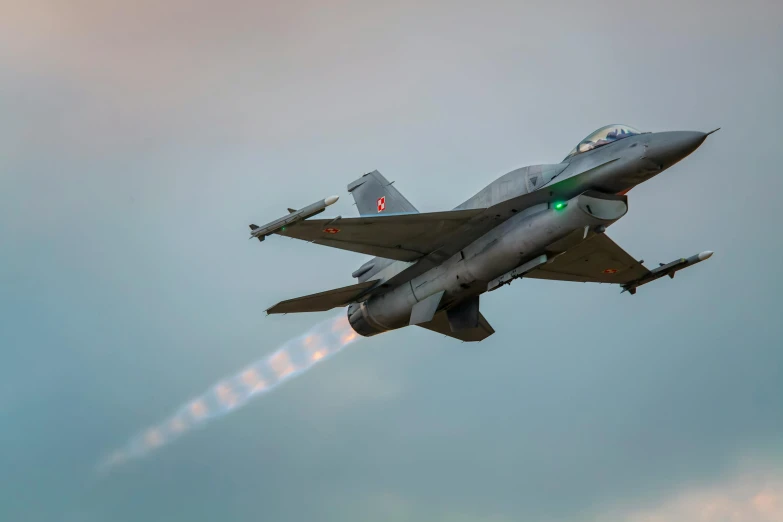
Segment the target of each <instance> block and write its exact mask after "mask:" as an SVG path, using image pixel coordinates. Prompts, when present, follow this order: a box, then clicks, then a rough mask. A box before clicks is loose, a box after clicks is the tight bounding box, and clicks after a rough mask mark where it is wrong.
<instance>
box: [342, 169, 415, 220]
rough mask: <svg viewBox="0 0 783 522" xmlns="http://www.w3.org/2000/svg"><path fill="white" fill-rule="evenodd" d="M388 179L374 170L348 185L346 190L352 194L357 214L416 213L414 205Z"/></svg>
mask: <svg viewBox="0 0 783 522" xmlns="http://www.w3.org/2000/svg"><path fill="white" fill-rule="evenodd" d="M392 183H394V182H391V183H389V180H387V179H386V178H384V177H383V175H382V174H381V173H380V172H378V171H377V170H374V171H372V172H369V173H367V174H365V175H364V176H362V177H361V178H359V179H357V180H356V181H354V182H353V183H350V184H349V185H348V192H350V193H351V194H352V195H353V200H354V201H355V202H356V208H358V209H359V215H361V216H366V215H377V214H378V213H383V214H413V213H418V212H419V211H418V210H416V207H414V206H413V205H411V202H410V201H408V200H407V199H405V196H403V195H402V194H400V193H399V191H398V190H397V189H396V188H394V187H393V186H392Z"/></svg>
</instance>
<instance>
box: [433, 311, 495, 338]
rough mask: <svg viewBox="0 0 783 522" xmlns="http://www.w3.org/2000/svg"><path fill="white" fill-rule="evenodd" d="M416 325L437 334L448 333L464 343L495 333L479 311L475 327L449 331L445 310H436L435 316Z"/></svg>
mask: <svg viewBox="0 0 783 522" xmlns="http://www.w3.org/2000/svg"><path fill="white" fill-rule="evenodd" d="M418 326H421V327H422V328H426V329H427V330H432V331H433V332H437V333H439V334H443V335H448V336H449V337H453V338H454V339H458V340H460V341H463V342H466V343H471V342H478V341H483V340H484V339H486V338H487V337H489V336H490V335H492V334H493V333H495V330H494V329H493V328H492V326H491V325H490V324H489V322H487V320H486V319H485V318H484V316H483V315H482V314H481V313H480V312H479V317H478V326H476V327H475V328H468V329H464V330H459V331H457V332H453V331H451V324H450V323H449V318H448V316H447V315H446V312H445V311H443V312H438V313H437V314H435V317H433V319H432V321H430V322H428V323H422V324H420V325H418Z"/></svg>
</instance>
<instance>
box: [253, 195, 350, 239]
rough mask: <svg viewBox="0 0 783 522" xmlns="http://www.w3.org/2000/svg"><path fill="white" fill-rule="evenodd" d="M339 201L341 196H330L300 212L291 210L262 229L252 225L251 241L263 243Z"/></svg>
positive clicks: (303, 208) (301, 209)
mask: <svg viewBox="0 0 783 522" xmlns="http://www.w3.org/2000/svg"><path fill="white" fill-rule="evenodd" d="M338 199H340V197H339V196H329V197H327V198H324V199H322V200H320V201H316V202H315V203H313V204H311V205H307V206H306V207H302V208H300V209H299V210H295V209H292V208H289V209H288V214H287V215H285V216H283V217H281V218H279V219H276V220H274V221H270V222H269V223H267V224H266V225H263V226H260V227H259V226H258V225H250V239H252V238H257V239H258V240H259V241H263V240H264V238H265V237H266V236H268V235H270V234H274V233H275V232H280V231H282V230H285V227H287V226H290V225H293V224H295V223H297V222H299V221H304V220H305V219H307V218H309V217H313V216H315V215H316V214H320V213H321V212H323V211H324V210H326V207H328V206H330V205H334V204H335V203H336V202H337V200H338Z"/></svg>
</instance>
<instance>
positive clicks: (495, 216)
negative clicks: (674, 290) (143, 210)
mask: <svg viewBox="0 0 783 522" xmlns="http://www.w3.org/2000/svg"><path fill="white" fill-rule="evenodd" d="M599 130H600V129H599ZM713 132H714V131H713ZM708 134H709V133H703V132H690V131H674V132H659V133H641V134H634V135H631V136H627V137H623V138H620V139H617V140H616V141H613V142H609V143H607V144H603V145H598V146H595V148H593V149H592V150H586V151H584V152H579V153H573V152H572V154H571V155H569V156H568V157H567V158H566V159H565V160H564V161H563V162H561V163H558V164H543V165H532V166H527V167H523V168H519V169H516V170H513V171H511V172H509V173H507V174H505V175H503V176H500V177H499V178H498V179H496V180H495V181H493V182H492V183H490V184H489V185H487V186H486V187H485V188H483V189H482V190H480V191H479V192H478V193H476V194H475V195H474V196H472V197H471V198H469V199H468V200H466V201H465V202H464V203H462V204H460V205H458V206H457V207H455V208H454V210H453V212H460V211H462V212H463V213H464V212H465V211H469V210H474V211H477V212H480V213H479V214H475V213H472V214H468V215H465V216H464V226H463V228H461V229H458V232H459V230H464V231H465V233H464V234H463V233H456V234H454V235H453V236H447V239H446V240H445V243H443V244H437V243H433V244H432V247H431V248H428V249H427V253H426V254H423V255H421V257H420V258H418V259H416V260H414V261H412V262H411V261H402V260H394V259H385V258H383V257H376V258H374V259H372V260H370V261H368V262H366V263H365V264H363V265H362V266H361V267H359V268H358V269H357V270H356V271H354V273H353V276H354V277H356V278H358V280H359V285H355V286H354V287H345V288H341V289H337V290H334V291H327V292H321V293H319V294H314V295H312V296H305V297H301V298H297V299H294V300H288V301H283V302H281V303H278V304H277V305H275V306H274V307H272V308H270V309H269V310H268V312H269V313H288V312H297V311H299V312H301V311H315V310H323V309H328V308H331V307H335V306H341V305H345V304H350V306H349V308H348V317H349V321H350V324H351V326H352V327H353V328H354V330H355V331H356V332H357V333H359V334H361V335H364V336H371V335H376V334H378V333H382V332H385V331H388V330H393V329H397V328H401V327H404V326H407V325H409V324H416V325H419V326H424V327H425V328H430V329H433V330H436V331H440V333H444V334H446V335H452V334H454V335H453V336H455V337H457V338H459V337H458V335H457V334H458V333H459V332H460V331H461V330H465V329H470V328H473V329H476V328H481V326H480V325H479V323H482V325H484V328H483V329H482V330H481V332H483V333H477V334H475V335H473V336H472V337H473V338H471V339H470V340H481V339H483V338H485V337H486V336H487V335H490V334H491V333H492V331H493V330H492V329H491V327H489V326H488V323H487V322H486V320H485V319H483V318H482V317H481V316H480V314H478V315H477V312H478V296H479V295H480V294H482V293H485V292H487V291H488V290H495V289H497V288H499V287H501V286H503V285H505V284H508V283H509V282H511V281H512V280H513V279H516V278H518V277H524V276H528V275H529V276H530V277H537V278H545V279H562V280H570V281H595V282H617V283H618V284H622V285H623V288H625V289H627V290H632V292H631V293H635V291H636V288H638V287H639V286H642V285H643V284H646V283H648V282H651V281H653V280H655V279H658V278H659V277H662V276H663V275H666V274H663V273H662V272H661V271H660V270H658V269H657V270H653V271H649V270H647V269H645V268H644V267H643V266H642V265H641V263H639V262H636V261H635V260H633V259H627V258H628V255H627V254H625V252H623V251H622V249H620V248H619V247H617V246H616V245H615V244H614V243H613V242H611V240H607V241H604V242H599V241H594V242H593V243H592V244H593V247H594V249H600V250H599V251H597V252H591V253H588V255H587V256H586V257H585V263H586V264H585V265H584V266H589V265H590V264H591V263H593V264H594V263H595V262H596V259H603V258H605V259H609V260H612V261H611V263H614V262H615V261H617V262H618V264H617V266H618V267H619V268H614V266H615V265H614V264H612V266H611V267H608V268H607V269H606V270H605V273H606V274H607V275H612V274H614V273H616V272H617V271H618V270H621V269H626V270H627V271H626V272H625V273H624V274H621V277H618V278H617V280H616V281H612V280H611V278H610V279H609V280H606V279H607V278H601V277H595V276H594V277H593V278H592V279H591V278H587V279H580V277H581V276H580V274H578V273H577V274H572V273H568V271H567V270H561V272H562V273H560V274H558V270H557V269H555V270H554V273H553V272H552V270H551V267H552V266H557V261H558V257H559V256H562V255H563V254H566V253H574V252H580V251H581V250H579V249H583V247H582V245H583V244H586V242H589V241H591V239H592V238H594V237H595V236H596V235H599V234H603V232H604V231H605V230H606V229H607V227H609V226H611V225H612V224H613V223H614V222H616V221H617V220H618V219H620V218H622V217H623V216H624V215H625V214H626V212H627V211H628V204H627V197H626V196H624V195H623V194H625V193H627V192H628V191H629V190H630V189H631V188H633V187H634V186H636V185H638V184H640V183H643V182H644V181H647V180H649V179H650V178H652V177H654V176H655V175H657V174H658V173H660V172H663V171H664V170H666V169H667V168H669V167H671V166H672V165H674V164H675V163H677V162H678V161H680V160H681V159H683V158H684V157H686V156H687V155H688V154H690V153H691V152H693V151H694V150H696V148H698V146H699V145H700V144H701V143H702V142H703V141H704V140H705V139H706V137H707V135H708ZM580 145H581V144H580ZM348 191H349V192H351V193H352V194H353V195H354V198H355V200H356V202H357V207H359V209H360V212H361V213H362V214H364V215H369V214H371V213H372V211H373V210H375V211H376V214H377V215H378V216H380V218H379V219H375V218H368V219H366V220H364V221H362V222H361V223H364V226H369V227H372V226H376V227H377V226H379V225H382V224H383V223H392V222H394V221H393V220H392V219H391V216H393V215H399V214H411V213H417V212H418V211H417V210H416V209H415V207H413V205H412V204H410V202H408V201H407V199H405V198H404V196H402V194H400V193H399V192H398V191H397V190H396V189H395V188H393V187H392V186H391V183H390V182H388V180H386V178H385V177H383V176H382V175H381V174H380V173H379V172H377V171H373V172H371V173H368V174H365V175H364V176H363V177H361V178H359V179H358V180H356V181H354V182H352V183H350V184H349V185H348ZM376 206H377V208H376ZM387 209H388V210H389V212H390V213H389V214H384V211H385V210H387ZM482 210H483V211H484V212H481V211H482ZM417 215H418V216H421V219H424V220H426V219H433V220H436V219H440V218H441V216H442V215H443V214H417ZM386 216H388V217H386ZM429 216H433V217H432V218H430V217H429ZM460 216H462V214H460ZM417 219H418V218H417ZM384 220H387V221H384ZM278 221H279V220H278ZM278 221H275V222H273V224H275V223H277V222H278ZM347 222H348V221H342V223H347ZM435 222H436V221H433V223H435ZM438 222H439V221H438ZM310 223H312V224H315V225H319V226H322V227H324V230H323V231H324V232H328V231H331V232H335V229H332V228H328V227H329V226H330V225H331V224H333V223H335V225H334V226H335V227H339V226H341V225H340V223H341V221H340V218H335V219H333V220H331V221H326V222H323V223H321V222H315V221H312V222H310ZM487 223H489V224H490V225H491V228H489V229H488V230H487V231H486V232H483V233H480V234H479V235H478V236H476V237H475V239H473V240H471V241H470V242H468V243H465V241H464V239H465V237H468V236H469V233H470V232H471V231H473V232H475V230H485V229H486V227H487ZM293 226H296V225H295V224H294V225H292V227H293ZM471 227H473V228H471ZM476 227H478V228H476ZM482 227H483V228H482ZM268 228H270V226H269V225H268V226H265V227H262V228H261V229H260V230H267V229H268ZM271 228H274V225H272V227H271ZM292 230H294V231H295V229H293V228H292ZM376 230H378V233H382V230H383V229H382V228H381V229H376ZM276 233H281V234H283V235H291V236H292V237H298V236H297V234H298V233H296V232H294V233H292V232H291V231H290V230H289V231H288V232H280V231H278V232H276ZM404 235H405V234H403V236H404ZM306 237H309V236H306ZM306 237H305V236H300V237H299V238H300V239H305V238H306ZM346 237H347V241H348V242H349V243H350V242H351V241H352V239H351V237H350V234H349V235H348V236H346ZM448 238H451V239H448ZM360 239H361V238H360ZM382 240H383V238H381V237H377V238H375V239H373V240H372V241H370V243H379V244H378V245H377V248H384V249H386V251H388V252H391V251H392V250H393V248H394V246H393V245H387V246H382V245H381V244H380V243H382V242H383V241H382ZM314 241H320V242H321V244H326V245H328V246H333V247H337V248H347V249H349V250H356V247H351V246H348V245H347V244H346V243H343V244H340V242H339V240H338V241H334V240H328V239H326V238H324V239H319V238H318V237H315V239H314ZM356 241H358V239H357V240H356ZM361 241H366V239H361ZM433 241H436V240H435V239H433ZM368 248H376V247H375V246H373V245H372V244H369V245H368ZM419 248H421V247H419ZM588 250H589V249H588ZM386 255H389V254H386ZM406 255H407V254H406ZM621 258H622V259H621ZM400 259H409V258H408V257H405V256H403V257H401V258H400ZM563 259H566V258H565V257H564V258H563ZM689 259H696V257H693V258H689ZM618 260H619V261H618ZM699 260H701V259H699ZM607 262H608V263H609V261H607ZM611 263H610V264H611ZM692 264H695V262H694V263H691V262H688V263H678V262H672V263H670V264H669V265H666V267H667V270H668V272H667V274H670V275H673V274H674V272H675V271H676V270H679V269H681V268H685V267H687V266H691V265H692ZM623 265H625V266H624V267H623ZM670 265H671V267H670ZM346 299H348V301H346ZM467 303H471V304H470V306H468V305H467ZM439 312H448V313H447V315H448V321H447V323H448V324H449V325H450V328H449V330H444V329H443V328H440V329H438V328H435V327H434V326H427V324H428V322H429V321H435V320H434V316H435V314H436V313H439ZM465 314H468V315H469V317H468V316H465ZM433 324H435V323H434V322H433ZM438 324H445V323H443V321H439V322H438ZM466 325H468V326H466Z"/></svg>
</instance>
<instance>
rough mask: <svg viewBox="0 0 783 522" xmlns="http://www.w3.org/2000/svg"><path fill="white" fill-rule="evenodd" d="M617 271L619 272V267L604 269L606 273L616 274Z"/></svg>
mask: <svg viewBox="0 0 783 522" xmlns="http://www.w3.org/2000/svg"><path fill="white" fill-rule="evenodd" d="M616 273H617V269H616V268H607V269H606V270H604V274H609V275H612V274H616Z"/></svg>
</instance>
